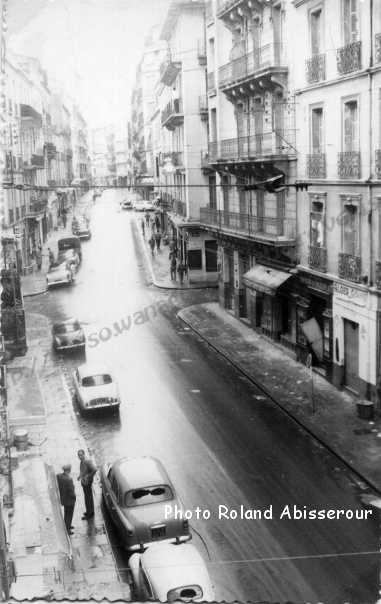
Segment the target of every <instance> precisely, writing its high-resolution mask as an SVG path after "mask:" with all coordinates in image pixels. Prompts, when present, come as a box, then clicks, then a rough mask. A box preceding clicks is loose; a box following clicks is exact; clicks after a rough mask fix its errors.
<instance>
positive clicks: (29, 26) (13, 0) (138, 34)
mask: <svg viewBox="0 0 381 604" xmlns="http://www.w3.org/2000/svg"><path fill="white" fill-rule="evenodd" d="M168 5H169V0H9V1H8V22H9V30H8V31H9V35H8V48H9V49H10V50H12V51H13V52H16V53H20V54H25V55H28V56H33V57H36V58H38V59H39V60H40V61H41V64H42V66H43V67H44V69H46V70H47V71H48V75H49V76H52V77H54V78H55V79H56V80H57V81H58V82H60V83H61V84H62V85H63V87H64V89H65V90H66V91H67V92H68V93H70V94H71V95H72V96H73V97H74V98H76V99H77V100H78V103H79V105H80V107H81V109H82V110H83V113H84V116H85V118H86V119H87V121H88V124H89V126H90V127H91V128H95V127H98V126H103V125H107V124H110V123H117V122H121V121H125V120H126V119H128V117H129V102H130V98H131V91H132V87H133V83H134V78H135V71H136V67H137V64H138V62H139V60H140V58H141V53H142V49H143V45H144V38H145V36H146V35H147V34H148V33H149V31H150V29H151V27H152V26H154V25H156V24H160V23H161V22H162V20H163V18H164V16H165V13H166V8H167V7H168Z"/></svg>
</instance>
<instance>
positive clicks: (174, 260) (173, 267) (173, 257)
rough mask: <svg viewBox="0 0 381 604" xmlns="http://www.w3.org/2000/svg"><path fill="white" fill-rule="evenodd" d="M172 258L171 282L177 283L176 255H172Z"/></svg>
mask: <svg viewBox="0 0 381 604" xmlns="http://www.w3.org/2000/svg"><path fill="white" fill-rule="evenodd" d="M170 257H171V263H170V269H171V281H176V267H177V262H176V256H175V254H172V255H170Z"/></svg>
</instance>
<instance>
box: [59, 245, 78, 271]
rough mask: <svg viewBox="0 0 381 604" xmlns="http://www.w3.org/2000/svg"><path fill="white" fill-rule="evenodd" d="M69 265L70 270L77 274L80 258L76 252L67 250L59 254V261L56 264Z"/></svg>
mask: <svg viewBox="0 0 381 604" xmlns="http://www.w3.org/2000/svg"><path fill="white" fill-rule="evenodd" d="M65 262H66V263H67V264H68V265H69V266H70V268H71V269H72V270H73V271H74V272H76V271H77V270H78V267H79V256H78V254H77V252H76V251H75V250H66V251H62V252H58V256H57V260H56V262H55V264H64V263H65Z"/></svg>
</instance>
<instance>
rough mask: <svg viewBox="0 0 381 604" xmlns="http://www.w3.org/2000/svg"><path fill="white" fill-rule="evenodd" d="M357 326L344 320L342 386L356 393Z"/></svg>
mask: <svg viewBox="0 0 381 604" xmlns="http://www.w3.org/2000/svg"><path fill="white" fill-rule="evenodd" d="M358 374H359V325H358V323H355V322H354V321H349V320H348V319H344V385H345V386H346V387H347V388H349V389H350V390H354V391H355V392H357V391H358Z"/></svg>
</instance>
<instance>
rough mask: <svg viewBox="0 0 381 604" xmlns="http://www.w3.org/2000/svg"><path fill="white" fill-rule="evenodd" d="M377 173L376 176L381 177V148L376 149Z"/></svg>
mask: <svg viewBox="0 0 381 604" xmlns="http://www.w3.org/2000/svg"><path fill="white" fill-rule="evenodd" d="M375 174H376V178H379V179H381V149H376V157H375Z"/></svg>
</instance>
